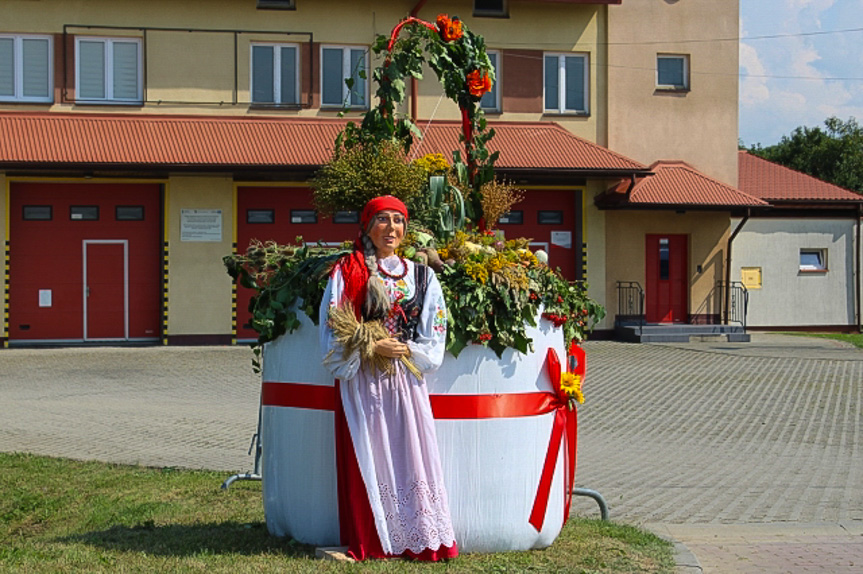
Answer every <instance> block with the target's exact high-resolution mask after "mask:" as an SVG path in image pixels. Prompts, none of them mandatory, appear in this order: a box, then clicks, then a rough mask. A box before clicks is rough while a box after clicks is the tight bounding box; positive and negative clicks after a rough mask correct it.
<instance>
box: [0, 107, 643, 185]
mask: <svg viewBox="0 0 863 574" xmlns="http://www.w3.org/2000/svg"><path fill="white" fill-rule="evenodd" d="M344 124H345V120H335V119H318V118H312V119H304V118H248V117H214V116H161V115H160V116H155V115H134V116H133V115H95V114H92V115H91V114H84V113H76V114H66V113H41V114H34V113H15V112H6V113H0V166H16V167H22V166H40V167H41V166H44V165H45V164H49V165H50V164H55V165H56V166H67V167H68V166H81V165H100V166H124V167H127V166H135V167H145V166H146V167H193V168H201V169H206V168H223V167H248V168H258V169H261V168H276V167H279V168H292V167H293V168H307V169H308V168H314V167H317V166H319V165H321V164H323V163H324V162H326V161H327V160H328V159H329V158H330V155H331V153H332V149H333V142H334V140H335V137H336V135H337V134H338V132H339V130H340V129H341V128H342V127H343V126H344ZM494 127H495V130H496V132H497V133H496V136H495V138H494V139H493V140H492V142H491V144H490V146H489V147H490V148H491V149H492V150H499V151H501V157H500V160H499V161H498V163H497V166H498V167H500V168H503V169H507V168H509V169H525V170H533V171H542V170H575V171H583V172H590V173H594V174H595V173H597V172H598V173H606V174H609V173H610V174H615V173H617V172H620V171H623V172H626V173H632V172H643V171H645V170H646V167H645V166H644V165H642V164H640V163H638V162H636V161H633V160H631V159H629V158H626V157H624V156H622V155H620V154H617V153H614V152H612V151H609V150H607V149H605V148H603V147H602V146H599V145H597V144H594V143H591V142H589V141H587V140H584V139H582V138H578V137H576V136H574V135H572V134H571V133H569V132H568V131H566V130H565V129H564V128H562V127H560V126H559V125H557V124H553V123H548V122H543V123H503V122H502V123H500V124H498V125H495V126H494ZM420 128H421V129H423V130H425V129H426V126H424V125H421V126H420ZM459 130H460V124H459V123H458V122H433V123H432V124H431V126H429V128H428V130H427V133H426V136H425V140H424V141H423V142H422V143H421V145H420V146H419V148H417V149H416V152H415V154H416V155H418V154H420V153H429V152H439V153H443V154H444V155H445V156H446V157H447V158H449V157H451V153H452V150H454V149H458V148H459V147H460V146H459V143H458V134H459Z"/></svg>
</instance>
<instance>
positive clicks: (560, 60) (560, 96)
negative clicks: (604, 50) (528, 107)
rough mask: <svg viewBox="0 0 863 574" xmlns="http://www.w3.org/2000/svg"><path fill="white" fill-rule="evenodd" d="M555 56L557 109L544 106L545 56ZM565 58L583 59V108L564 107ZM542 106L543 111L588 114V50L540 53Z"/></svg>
mask: <svg viewBox="0 0 863 574" xmlns="http://www.w3.org/2000/svg"><path fill="white" fill-rule="evenodd" d="M549 56H552V57H557V102H558V107H557V109H550V108H546V107H545V90H546V86H545V75H546V69H545V67H546V58H548V57H549ZM566 58H582V59H583V60H584V78H583V81H584V109H583V110H570V109H567V108H566ZM542 107H543V111H544V113H547V114H561V115H578V116H587V115H590V54H589V53H588V52H545V53H543V55H542Z"/></svg>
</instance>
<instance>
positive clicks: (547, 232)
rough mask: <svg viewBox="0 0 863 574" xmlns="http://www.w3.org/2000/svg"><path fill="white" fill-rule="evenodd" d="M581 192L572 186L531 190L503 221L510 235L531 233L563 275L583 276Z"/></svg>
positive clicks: (502, 223)
mask: <svg viewBox="0 0 863 574" xmlns="http://www.w3.org/2000/svg"><path fill="white" fill-rule="evenodd" d="M580 197H581V196H580V194H579V193H578V192H576V191H573V190H560V191H558V190H530V191H528V192H527V194H526V195H525V198H524V200H522V202H521V203H519V204H517V205H515V206H513V208H512V211H511V212H510V213H509V214H508V215H507V216H506V217H505V218H504V219H503V220H502V221H501V222H500V224H499V227H500V229H502V230H503V231H504V233H505V234H506V237H507V238H510V239H513V238H516V237H529V238H531V240H532V247H533V248H534V249H544V250H545V251H546V252H547V253H548V264H549V266H551V267H552V268H555V267H559V268H560V270H561V272H562V273H563V276H564V277H566V278H567V279H569V280H571V281H574V280H576V279H580V278H581V269H580V265H578V262H579V257H580V253H581V247H582V245H581V227H580V225H579V219H578V217H577V216H578V214H579V213H580V209H577V206H578V205H580V203H579V199H580Z"/></svg>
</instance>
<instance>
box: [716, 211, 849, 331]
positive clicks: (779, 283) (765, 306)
mask: <svg viewBox="0 0 863 574" xmlns="http://www.w3.org/2000/svg"><path fill="white" fill-rule="evenodd" d="M738 223H739V219H735V220H733V221H732V224H733V225H734V226H735V227H736V226H737V224H738ZM855 234H856V222H855V221H854V220H853V219H850V218H846V219H826V218H825V219H810V218H807V219H793V218H782V219H773V218H771V219H766V218H764V219H758V218H754V219H750V220H749V221H747V222H746V225H744V226H743V229H742V230H741V232H740V234H739V235H738V236H737V238H736V239H735V240H734V245H733V247H732V261H731V269H732V273H731V280H732V281H740V280H741V267H758V268H760V269H761V281H762V286H761V288H760V289H749V313H748V324H749V325H750V326H752V327H799V326H819V325H820V326H839V325H842V326H848V325H853V324H854V322H855V321H856V315H855V309H854V307H855V299H856V292H855V290H856V284H855V276H854V273H855V265H854V257H855V254H856V245H855V243H856V238H855V237H856V236H855ZM801 249H825V250H827V267H828V269H829V270H828V271H827V272H826V273H805V272H801V271H800V250H801Z"/></svg>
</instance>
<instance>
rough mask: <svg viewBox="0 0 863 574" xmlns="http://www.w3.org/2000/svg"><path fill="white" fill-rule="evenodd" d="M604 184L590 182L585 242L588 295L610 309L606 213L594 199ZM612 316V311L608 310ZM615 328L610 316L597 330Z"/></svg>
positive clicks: (586, 207) (586, 205)
mask: <svg viewBox="0 0 863 574" xmlns="http://www.w3.org/2000/svg"><path fill="white" fill-rule="evenodd" d="M605 187H606V186H605V185H604V183H603V182H588V186H587V191H586V192H585V202H584V206H583V207H584V221H585V229H584V241H585V243H587V251H588V256H587V287H588V289H587V294H588V295H590V297H591V298H593V299H594V300H596V301H597V302H598V303H600V304H602V305H603V306H605V307H606V308H608V299H607V297H606V293H605V283H606V279H605V278H606V276H607V274H608V269H607V261H606V257H607V255H606V253H607V251H606V245H605V235H606V212H605V211H600V210H598V209H597V208H596V204H594V202H593V200H594V198H595V197H596V196H597V195H599V194H600V193H602V192H603V191H604V190H605ZM608 314H609V315H611V310H610V309H609V310H608ZM613 326H614V317H611V318H610V319H609V317H608V315H606V318H605V319H603V321H602V322H601V323H600V324H599V325H596V328H597V329H610V328H612V327H613Z"/></svg>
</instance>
